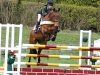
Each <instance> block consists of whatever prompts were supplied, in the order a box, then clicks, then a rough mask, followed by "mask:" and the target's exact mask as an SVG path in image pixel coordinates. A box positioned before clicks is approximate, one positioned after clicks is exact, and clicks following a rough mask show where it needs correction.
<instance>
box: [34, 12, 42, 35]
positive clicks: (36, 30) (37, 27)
mask: <svg viewBox="0 0 100 75" xmlns="http://www.w3.org/2000/svg"><path fill="white" fill-rule="evenodd" d="M40 19H41V14H38V20H37V22H36V29H35V31H34V32H35V33H37V32H38V30H39V26H40Z"/></svg>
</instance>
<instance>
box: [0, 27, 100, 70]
mask: <svg viewBox="0 0 100 75" xmlns="http://www.w3.org/2000/svg"><path fill="white" fill-rule="evenodd" d="M30 30H31V27H24V28H23V40H22V41H23V43H28V40H29V34H30ZM15 34H16V35H17V36H16V37H15V41H16V42H17V41H18V34H19V33H18V29H16V32H15ZM99 35H100V33H94V32H93V33H92V44H93V42H94V40H97V39H99V37H100V36H99ZM4 36H5V29H3V35H2V38H3V40H2V41H4V38H5V37H4ZM85 36H86V35H85ZM79 39H80V31H70V30H64V31H61V32H59V33H58V35H57V39H56V41H55V42H52V41H49V42H48V44H53V45H77V46H78V45H79ZM83 44H85V45H87V43H83ZM22 53H26V54H27V53H29V50H26V52H24V51H22ZM42 54H52V55H71V54H72V55H79V54H78V51H72V52H70V51H57V50H56V51H42ZM83 55H87V52H83ZM3 60H4V56H2V60H0V61H1V62H2V63H1V65H2V64H3V63H4V61H3ZM21 60H22V61H23V62H27V61H28V57H25V58H22V59H21ZM32 62H37V60H34V59H33V58H32ZM41 62H46V63H48V62H49V63H63V64H78V59H58V58H49V59H47V58H41ZM82 63H83V64H85V61H84V60H83V61H82ZM22 67H26V66H22ZM35 67H36V66H35ZM39 67H40V66H39ZM51 68H52V67H51ZM60 68H62V67H60Z"/></svg>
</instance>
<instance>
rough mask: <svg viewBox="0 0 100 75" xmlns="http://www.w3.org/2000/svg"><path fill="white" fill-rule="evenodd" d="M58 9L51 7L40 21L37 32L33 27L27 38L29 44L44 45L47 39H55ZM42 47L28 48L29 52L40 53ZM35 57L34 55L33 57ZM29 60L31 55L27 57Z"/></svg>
mask: <svg viewBox="0 0 100 75" xmlns="http://www.w3.org/2000/svg"><path fill="white" fill-rule="evenodd" d="M59 11H60V8H58V9H55V8H54V9H52V10H51V11H50V12H49V13H48V14H47V15H46V16H45V17H44V18H43V19H42V21H41V22H40V27H39V30H38V32H37V33H35V32H34V28H35V27H33V28H32V30H31V31H30V38H29V44H36V43H39V44H42V45H46V44H47V41H50V40H52V41H55V40H56V36H57V33H58V32H57V29H56V28H57V27H58V26H59ZM41 51H42V49H40V48H39V49H38V50H36V49H30V52H29V54H41ZM37 58H38V63H40V61H41V60H40V57H37ZM34 59H36V57H34ZM30 61H31V57H29V60H28V62H30ZM27 67H30V65H27Z"/></svg>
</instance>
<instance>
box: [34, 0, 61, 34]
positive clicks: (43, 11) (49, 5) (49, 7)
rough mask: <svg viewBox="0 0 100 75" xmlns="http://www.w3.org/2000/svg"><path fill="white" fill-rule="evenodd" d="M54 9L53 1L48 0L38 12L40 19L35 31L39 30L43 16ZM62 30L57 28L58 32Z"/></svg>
mask: <svg viewBox="0 0 100 75" xmlns="http://www.w3.org/2000/svg"><path fill="white" fill-rule="evenodd" d="M52 9H53V1H52V0H48V2H47V4H46V5H44V6H43V7H42V8H41V9H40V10H39V11H38V12H37V14H38V19H37V22H36V28H35V31H34V32H35V33H37V32H38V30H39V25H40V20H41V17H45V16H46V15H47V14H48V13H49V11H51V10H52ZM59 31H60V30H59V29H58V28H57V32H59Z"/></svg>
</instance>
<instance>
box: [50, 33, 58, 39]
mask: <svg viewBox="0 0 100 75" xmlns="http://www.w3.org/2000/svg"><path fill="white" fill-rule="evenodd" d="M56 36H57V33H55V34H54V35H53V37H52V39H51V40H52V41H55V40H56Z"/></svg>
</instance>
